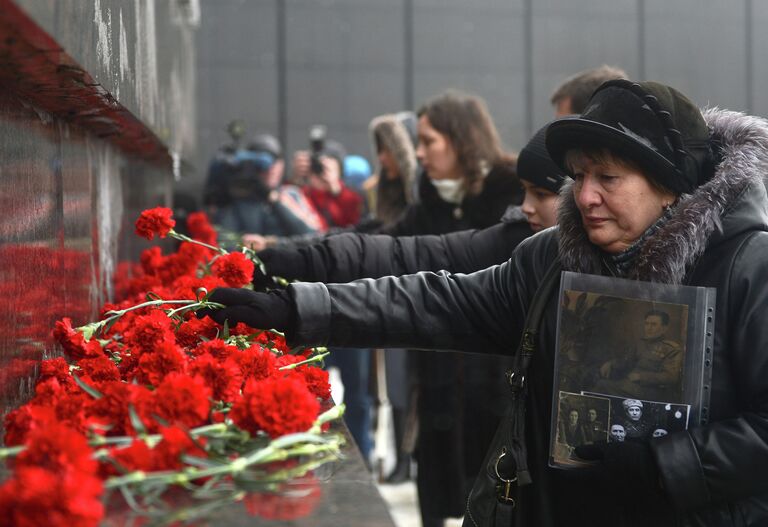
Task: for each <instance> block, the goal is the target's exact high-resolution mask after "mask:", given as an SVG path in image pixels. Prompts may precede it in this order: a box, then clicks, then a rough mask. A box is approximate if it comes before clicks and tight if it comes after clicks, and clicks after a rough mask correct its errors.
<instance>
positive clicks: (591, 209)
mask: <svg viewBox="0 0 768 527" xmlns="http://www.w3.org/2000/svg"><path fill="white" fill-rule="evenodd" d="M567 163H568V165H569V167H570V169H571V172H572V175H573V179H574V185H573V194H574V197H575V198H576V205H577V206H578V208H579V212H580V213H581V221H582V223H583V225H584V229H585V230H586V232H587V236H588V237H589V241H590V242H592V243H593V244H595V245H597V246H598V247H599V248H600V249H602V250H603V251H605V252H607V253H610V254H618V253H620V252H622V251H624V250H626V249H627V248H629V247H630V246H631V245H632V244H633V243H634V242H635V241H637V239H638V238H640V236H641V235H642V234H643V233H644V232H645V231H646V230H647V229H648V227H650V226H651V225H653V223H654V222H655V221H656V220H657V219H658V218H660V217H661V215H662V214H663V213H664V208H665V207H666V206H668V205H671V204H672V203H674V201H675V195H674V194H672V193H671V192H669V191H666V190H663V189H661V188H660V187H658V186H656V185H654V184H652V183H651V181H650V180H649V179H648V178H647V177H646V176H645V175H644V174H643V173H642V172H641V171H640V169H638V168H635V167H634V166H633V164H632V163H629V162H625V161H623V160H621V159H619V158H616V157H613V156H611V155H610V153H608V152H605V153H600V154H592V153H590V154H587V153H585V152H582V151H579V150H572V151H570V152H568V155H567Z"/></svg>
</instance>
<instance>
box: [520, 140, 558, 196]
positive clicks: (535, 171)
mask: <svg viewBox="0 0 768 527" xmlns="http://www.w3.org/2000/svg"><path fill="white" fill-rule="evenodd" d="M547 126H548V125H547ZM547 126H544V127H543V128H541V129H540V130H539V131H538V132H536V134H535V135H534V136H533V138H531V140H530V141H528V144H527V145H525V146H524V147H523V149H522V150H521V151H520V155H519V156H518V157H517V176H518V177H519V178H520V179H524V180H526V181H528V182H530V183H532V184H533V185H535V186H537V187H541V188H545V189H547V190H549V191H550V192H554V193H557V192H559V191H560V186H561V185H562V184H563V182H564V181H565V178H566V175H565V172H564V171H563V169H561V168H560V167H559V166H557V165H556V164H555V163H554V161H552V158H550V157H549V152H547V147H546V145H545V143H544V137H545V135H546V132H547Z"/></svg>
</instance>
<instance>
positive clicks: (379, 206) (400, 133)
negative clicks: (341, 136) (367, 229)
mask: <svg viewBox="0 0 768 527" xmlns="http://www.w3.org/2000/svg"><path fill="white" fill-rule="evenodd" d="M409 127H410V129H409ZM415 127H416V115H415V114H414V113H412V112H401V113H398V114H386V115H380V116H378V117H375V118H374V119H373V120H372V121H371V124H370V126H369V127H368V128H369V129H370V131H371V136H372V137H373V145H374V148H375V152H374V154H375V155H376V160H377V167H376V171H375V174H374V176H373V177H372V178H370V179H369V180H368V181H366V182H365V185H364V190H365V191H366V193H367V195H368V196H369V201H370V202H371V203H370V204H369V206H370V209H371V211H372V212H373V216H374V217H375V218H376V219H377V220H378V221H379V222H381V223H382V224H384V225H389V224H392V223H394V222H395V221H396V220H398V219H399V218H400V216H401V215H402V213H403V211H404V210H405V208H406V207H407V206H408V205H410V204H411V203H413V202H414V199H415V196H416V192H415V190H414V185H415V182H416V178H417V175H418V163H417V161H416V150H415V147H414V142H415V139H416V138H415V134H416V131H415Z"/></svg>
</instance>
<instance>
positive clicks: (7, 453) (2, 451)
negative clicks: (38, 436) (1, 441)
mask: <svg viewBox="0 0 768 527" xmlns="http://www.w3.org/2000/svg"><path fill="white" fill-rule="evenodd" d="M26 448H27V447H26V446H25V445H19V446H9V447H6V448H0V459H5V458H7V457H14V456H17V455H19V454H20V453H21V452H23V451H24V450H25V449H26Z"/></svg>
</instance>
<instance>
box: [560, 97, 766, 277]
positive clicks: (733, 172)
mask: <svg viewBox="0 0 768 527" xmlns="http://www.w3.org/2000/svg"><path fill="white" fill-rule="evenodd" d="M704 118H705V120H706V121H707V124H708V125H709V128H710V129H711V130H712V134H713V138H714V139H715V140H716V141H718V142H719V143H720V144H721V147H722V151H721V160H720V162H719V164H718V166H717V168H716V171H715V175H714V176H713V177H712V179H711V180H710V181H708V182H707V183H705V184H704V185H701V186H700V187H698V188H697V189H696V190H694V191H693V193H692V194H683V195H681V196H680V199H679V200H678V202H677V205H676V206H675V208H674V209H673V213H672V217H671V218H670V219H669V220H668V221H667V222H666V223H664V224H663V225H662V226H661V227H660V228H659V230H658V231H656V232H655V233H654V234H653V235H652V236H651V237H650V238H648V240H647V241H646V242H645V243H644V244H643V246H642V248H641V249H640V252H639V254H638V256H637V257H636V261H635V265H634V267H633V269H632V270H631V271H630V273H629V276H628V278H633V279H638V280H645V281H650V282H661V283H669V284H680V283H682V282H683V279H684V278H685V275H686V273H687V271H688V270H690V269H691V267H692V266H693V264H694V263H695V262H696V259H697V258H698V257H699V256H701V254H702V253H703V252H704V250H705V249H706V247H707V245H708V243H709V241H710V238H711V237H712V236H713V234H716V233H723V234H726V235H727V234H728V233H727V232H723V231H724V228H723V220H724V218H725V216H727V214H728V213H729V212H730V211H731V209H732V208H733V207H734V206H735V205H736V202H737V201H739V198H740V197H741V195H742V194H743V193H744V192H745V190H746V189H747V188H748V187H749V186H750V185H752V184H754V183H762V179H763V177H764V176H765V175H766V174H768V122H767V121H765V120H763V119H761V118H759V117H752V116H748V115H745V114H742V113H738V112H731V111H726V110H719V109H716V108H715V109H710V110H706V111H705V112H704ZM572 183H573V182H572V181H569V182H568V183H567V184H566V185H564V186H563V189H562V190H561V196H562V199H561V203H560V208H559V210H558V227H559V242H558V243H559V255H560V261H561V262H562V265H563V269H566V270H569V271H575V272H581V273H589V274H600V273H601V268H602V255H601V252H600V251H599V250H598V249H597V248H596V247H595V246H594V245H592V244H591V243H590V242H589V240H588V238H587V235H586V232H585V231H584V228H583V227H582V223H581V216H580V214H579V211H578V208H577V207H576V203H575V199H574V197H573V193H572V192H571V186H572Z"/></svg>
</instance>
